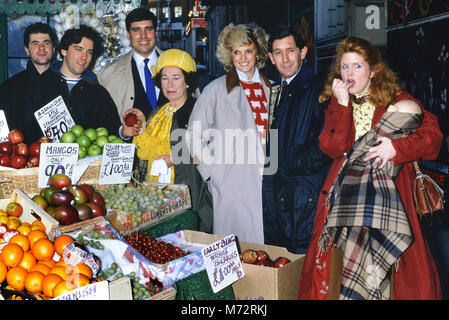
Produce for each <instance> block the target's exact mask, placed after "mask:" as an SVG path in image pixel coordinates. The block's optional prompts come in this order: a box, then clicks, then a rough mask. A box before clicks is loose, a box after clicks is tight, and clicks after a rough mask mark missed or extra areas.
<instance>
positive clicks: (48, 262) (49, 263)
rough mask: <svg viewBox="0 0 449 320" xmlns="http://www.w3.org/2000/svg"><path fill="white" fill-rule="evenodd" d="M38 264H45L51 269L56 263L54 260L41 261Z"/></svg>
mask: <svg viewBox="0 0 449 320" xmlns="http://www.w3.org/2000/svg"><path fill="white" fill-rule="evenodd" d="M38 263H42V264H45V265H46V266H48V267H50V269H51V268H53V267H54V266H55V264H56V261H55V260H53V259H50V260H45V261H39V262H38Z"/></svg>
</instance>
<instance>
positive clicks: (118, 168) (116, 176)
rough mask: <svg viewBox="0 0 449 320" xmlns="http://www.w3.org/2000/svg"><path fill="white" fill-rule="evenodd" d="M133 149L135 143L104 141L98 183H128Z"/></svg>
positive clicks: (131, 167)
mask: <svg viewBox="0 0 449 320" xmlns="http://www.w3.org/2000/svg"><path fill="white" fill-rule="evenodd" d="M135 150H136V145H135V144H131V143H106V144H105V145H104V147H103V158H102V159H101V168H100V177H99V179H98V183H99V184H120V183H128V182H129V181H130V180H131V174H132V170H133V161H134V152H135Z"/></svg>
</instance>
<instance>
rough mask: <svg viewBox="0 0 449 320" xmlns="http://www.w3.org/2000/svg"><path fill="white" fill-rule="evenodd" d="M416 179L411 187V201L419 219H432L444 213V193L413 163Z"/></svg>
mask: <svg viewBox="0 0 449 320" xmlns="http://www.w3.org/2000/svg"><path fill="white" fill-rule="evenodd" d="M413 167H414V168H415V171H416V178H415V182H414V185H413V199H414V200H415V206H416V212H417V213H418V216H420V218H424V217H428V216H429V215H430V217H432V216H433V215H435V214H437V215H439V214H441V213H443V211H444V201H443V196H444V191H443V189H441V187H440V186H439V185H438V184H437V183H436V182H435V181H433V179H432V178H431V177H429V176H428V175H426V174H424V173H423V172H422V171H421V169H420V168H419V165H418V163H417V162H416V161H414V162H413Z"/></svg>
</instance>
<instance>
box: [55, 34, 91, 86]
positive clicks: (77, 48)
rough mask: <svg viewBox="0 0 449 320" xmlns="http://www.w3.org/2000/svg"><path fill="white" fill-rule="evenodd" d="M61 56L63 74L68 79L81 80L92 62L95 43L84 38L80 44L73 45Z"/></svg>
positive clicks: (63, 51) (62, 52) (62, 51)
mask: <svg viewBox="0 0 449 320" xmlns="http://www.w3.org/2000/svg"><path fill="white" fill-rule="evenodd" d="M61 54H62V56H63V60H62V66H61V69H60V71H61V73H62V74H64V75H65V76H66V77H68V78H75V79H76V78H79V77H81V75H82V74H83V72H84V71H85V70H86V69H87V67H89V64H90V62H91V61H92V56H93V54H94V42H93V41H92V40H91V39H88V38H85V37H83V38H82V39H81V42H80V43H72V44H71V45H70V46H69V47H68V48H67V50H61Z"/></svg>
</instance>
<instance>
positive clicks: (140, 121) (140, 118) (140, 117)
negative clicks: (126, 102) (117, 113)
mask: <svg viewBox="0 0 449 320" xmlns="http://www.w3.org/2000/svg"><path fill="white" fill-rule="evenodd" d="M129 113H134V114H135V115H136V116H137V123H136V124H135V125H133V126H131V127H128V126H127V125H126V123H125V118H126V116H127V115H128V114H129ZM145 128H146V119H145V115H144V114H143V112H142V111H140V110H139V109H137V108H131V109H128V110H126V112H125V113H124V114H123V134H124V135H125V136H127V137H134V136H138V135H141V134H142V133H144V132H145Z"/></svg>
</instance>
